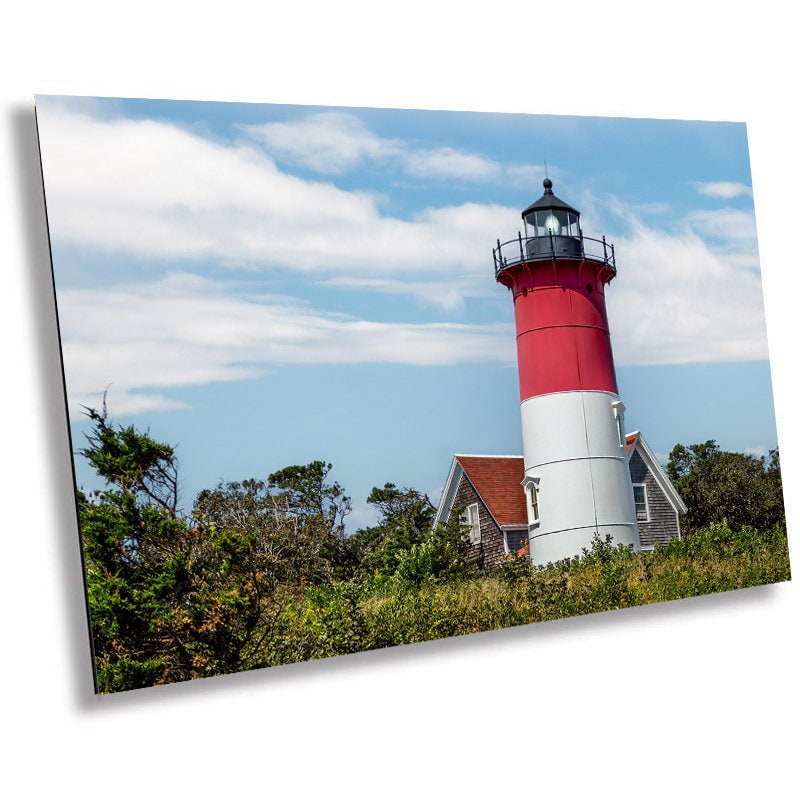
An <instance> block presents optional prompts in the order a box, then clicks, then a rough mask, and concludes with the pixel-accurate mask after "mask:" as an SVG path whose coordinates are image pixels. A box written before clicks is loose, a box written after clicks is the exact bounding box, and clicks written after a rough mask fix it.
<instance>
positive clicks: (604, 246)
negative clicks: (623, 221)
mask: <svg viewBox="0 0 800 800" xmlns="http://www.w3.org/2000/svg"><path fill="white" fill-rule="evenodd" d="M603 261H605V263H606V264H608V251H607V250H606V235H605V234H603Z"/></svg>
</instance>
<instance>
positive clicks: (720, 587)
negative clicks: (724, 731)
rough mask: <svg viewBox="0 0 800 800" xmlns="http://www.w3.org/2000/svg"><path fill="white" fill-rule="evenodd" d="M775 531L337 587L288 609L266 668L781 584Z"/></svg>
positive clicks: (606, 547) (783, 554)
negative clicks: (442, 577) (446, 576)
mask: <svg viewBox="0 0 800 800" xmlns="http://www.w3.org/2000/svg"><path fill="white" fill-rule="evenodd" d="M789 578H790V571H789V553H788V547H787V539H786V534H785V531H784V529H783V528H781V527H775V528H773V529H771V530H769V531H766V532H759V531H757V530H755V529H754V528H750V527H744V528H741V529H740V530H738V531H734V530H732V529H731V527H730V526H729V525H728V524H727V523H717V524H714V525H711V526H709V527H708V528H705V529H703V530H700V531H697V532H696V533H694V535H692V536H691V537H689V538H685V539H683V540H681V541H675V542H671V543H670V544H669V545H667V546H665V547H662V548H657V549H656V550H654V551H653V552H642V553H633V552H631V551H629V550H627V549H625V548H622V547H612V546H611V545H610V544H609V543H608V542H601V541H599V540H596V541H595V543H594V546H593V547H592V549H591V551H589V552H586V553H585V554H584V556H583V557H581V558H575V559H572V560H569V561H564V562H560V563H558V564H555V565H550V566H549V567H547V568H539V569H536V568H533V567H531V566H530V562H529V561H528V560H527V559H516V560H514V561H511V562H509V563H508V564H507V565H505V566H504V567H501V568H500V569H499V570H496V571H495V572H494V573H491V574H489V575H480V576H479V575H473V576H470V577H466V576H464V577H460V578H457V579H452V580H447V581H438V580H429V581H426V582H423V583H422V584H412V583H409V582H408V581H406V580H404V579H403V578H402V576H401V575H399V574H398V575H395V576H394V577H392V578H391V579H384V580H373V581H362V582H359V583H356V582H342V583H338V584H335V585H332V586H324V587H321V588H320V589H315V590H313V591H309V592H308V593H306V595H305V596H304V597H303V598H302V600H300V601H296V602H294V603H292V604H291V605H290V607H289V608H288V609H287V613H286V615H285V616H284V617H283V618H282V620H281V623H280V635H279V636H278V637H276V639H275V640H274V642H273V647H272V649H271V652H270V654H269V658H268V659H267V660H265V664H264V665H265V666H266V665H268V664H279V663H285V662H288V661H304V660H308V659H313V658H324V657H327V656H334V655H339V654H342V653H351V652H355V651H358V650H369V649H375V648H381V647H389V646H392V645H399V644H407V643H411V642H422V641H427V640H431V639H438V638H442V637H447V636H459V635H461V634H468V633H477V632H479V631H487V630H495V629H499V628H507V627H511V626H515V625H525V624H530V623H534V622H544V621H547V620H555V619H562V618H564V617H570V616H576V615H581V614H593V613H595V612H599V611H608V610H611V609H619V608H625V607H628V606H637V605H644V604H648V603H658V602H662V601H666V600H677V599H680V598H685V597H693V596H696V595H703V594H710V593H713V592H724V591H730V590H733V589H741V588H744V587H748V586H758V585H761V584H766V583H775V582H778V581H785V580H789Z"/></svg>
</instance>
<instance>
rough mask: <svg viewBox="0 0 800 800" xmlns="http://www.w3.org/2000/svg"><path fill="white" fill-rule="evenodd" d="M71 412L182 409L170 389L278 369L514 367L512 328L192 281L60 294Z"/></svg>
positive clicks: (183, 277) (181, 278) (185, 277)
mask: <svg viewBox="0 0 800 800" xmlns="http://www.w3.org/2000/svg"><path fill="white" fill-rule="evenodd" d="M59 316H60V319H61V330H62V347H63V352H64V364H65V372H66V375H67V386H68V389H69V394H70V397H71V398H72V399H73V406H72V407H71V409H70V411H71V413H76V412H78V411H80V409H79V408H77V406H78V405H81V404H82V405H94V406H95V407H96V406H97V398H99V397H101V396H102V392H103V390H104V389H105V388H106V387H107V386H108V385H109V384H111V385H112V386H113V393H112V394H110V396H109V397H110V401H109V403H110V407H111V403H112V402H113V404H114V406H113V409H112V410H113V413H114V414H117V415H119V414H122V413H133V412H135V411H138V410H145V409H146V410H153V409H155V408H166V407H174V406H175V401H174V400H172V399H170V398H168V397H164V396H163V394H161V393H160V392H154V391H153V390H156V389H158V390H163V389H164V388H168V387H178V386H194V385H198V384H205V383H210V382H214V381H231V380H242V379H247V378H252V377H254V376H256V375H258V374H261V373H262V372H263V371H264V370H265V369H266V368H267V367H269V366H271V365H277V364H322V363H328V364H330V363H341V364H356V363H375V362H380V363H395V364H417V365H429V366H442V365H447V364H456V363H464V362H501V363H502V362H506V363H513V360H514V333H513V325H512V324H511V321H509V322H508V324H494V325H459V324H452V323H427V324H408V323H401V324H388V323H384V322H375V321H369V320H360V319H354V318H352V317H347V316H343V315H334V314H329V313H323V312H320V311H317V310H315V309H313V308H311V307H309V306H308V305H306V304H303V303H300V302H298V301H296V300H294V299H293V298H289V297H279V296H262V297H253V296H248V297H243V296H239V295H238V294H237V293H236V292H235V291H233V290H232V289H231V288H230V287H226V286H225V285H224V284H221V283H218V282H215V281H210V280H207V279H204V278H199V277H197V276H194V275H189V274H186V273H177V274H172V275H169V276H167V277H166V278H164V279H162V280H159V281H157V282H155V283H146V284H131V285H127V286H117V287H112V288H98V289H68V290H63V291H61V292H60V293H59Z"/></svg>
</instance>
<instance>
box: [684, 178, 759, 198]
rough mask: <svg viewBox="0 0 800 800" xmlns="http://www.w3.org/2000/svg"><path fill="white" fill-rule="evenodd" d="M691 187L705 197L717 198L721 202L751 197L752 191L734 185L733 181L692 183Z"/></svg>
mask: <svg viewBox="0 0 800 800" xmlns="http://www.w3.org/2000/svg"><path fill="white" fill-rule="evenodd" d="M692 186H694V188H695V189H696V190H697V191H698V192H700V194H704V195H706V196H707V197H719V198H722V199H723V200H731V199H732V198H734V197H752V196H753V190H752V188H751V187H750V186H746V185H745V184H743V183H734V182H733V181H712V182H710V183H701V182H699V181H694V182H693V183H692Z"/></svg>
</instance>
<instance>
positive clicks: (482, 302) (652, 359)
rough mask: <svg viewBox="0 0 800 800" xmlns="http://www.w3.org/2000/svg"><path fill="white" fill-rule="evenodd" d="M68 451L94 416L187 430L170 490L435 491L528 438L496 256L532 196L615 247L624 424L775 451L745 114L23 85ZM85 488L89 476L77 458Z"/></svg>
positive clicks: (167, 438) (659, 445) (658, 442)
mask: <svg viewBox="0 0 800 800" xmlns="http://www.w3.org/2000/svg"><path fill="white" fill-rule="evenodd" d="M36 109H37V121H38V127H39V137H40V147H41V154H42V168H43V175H44V185H45V197H46V203H47V214H48V225H49V232H50V242H51V252H52V261H53V271H54V279H55V285H56V298H57V306H58V315H59V326H60V335H61V344H62V353H63V361H64V371H65V381H66V387H67V398H68V402H67V406H68V414H69V418H70V426H71V432H72V441H73V447H74V448H75V449H76V450H77V449H79V448H80V447H82V446H83V445H84V442H85V439H84V435H85V434H86V432H88V430H89V427H88V425H87V421H86V418H85V415H84V413H83V408H84V407H86V406H88V407H94V408H100V406H101V405H102V402H103V393H104V392H106V399H107V406H108V411H109V416H110V418H111V419H112V420H113V421H114V422H116V423H119V424H123V425H128V424H134V425H136V426H137V427H139V428H140V429H142V430H148V431H149V432H150V434H151V435H152V436H153V437H154V438H156V439H158V440H159V441H164V442H168V443H170V444H172V445H175V446H176V453H177V455H178V459H179V463H180V474H181V483H182V503H183V506H184V508H186V509H187V510H189V509H190V508H191V505H192V501H193V499H194V496H195V495H196V494H197V493H198V492H199V491H200V490H201V489H204V488H212V487H213V486H215V485H216V484H217V483H218V482H219V481H233V480H242V479H245V478H250V477H257V478H263V479H266V477H267V476H268V475H269V474H270V473H271V472H274V471H275V470H277V469H280V468H282V467H284V466H287V465H290V464H305V463H308V462H310V461H312V460H316V459H320V460H323V461H327V462H330V463H331V464H332V465H333V469H332V471H331V478H332V479H333V480H336V481H338V482H339V483H340V484H341V485H342V486H343V488H344V489H345V491H346V492H347V494H348V495H350V496H351V497H352V501H353V513H352V514H351V517H350V519H349V523H348V528H349V530H350V531H351V532H352V531H353V530H355V529H357V528H358V527H361V526H363V525H367V524H370V523H372V522H373V521H374V519H375V514H374V510H373V509H371V508H369V507H368V505H367V504H366V502H365V501H366V497H367V495H368V494H369V491H370V489H371V487H373V486H382V485H383V484H384V483H386V482H392V483H395V484H396V485H398V486H407V487H413V488H415V489H418V490H420V491H423V492H426V493H428V494H429V495H430V496H431V498H432V499H433V500H434V502H435V501H436V500H438V494H439V492H440V491H441V488H442V486H443V484H444V481H445V479H446V477H447V473H448V470H449V467H450V463H451V460H452V457H453V454H454V453H486V454H521V450H522V445H521V430H520V415H519V391H518V382H517V369H516V349H515V340H514V321H513V305H512V301H511V297H510V294H509V293H508V290H506V289H505V288H504V287H502V286H501V285H499V284H497V283H496V282H495V280H494V271H493V264H492V248H493V247H494V246H495V243H496V241H497V240H498V239H500V240H501V241H505V240H508V239H512V238H515V237H516V235H517V231H518V230H519V229H520V225H521V219H520V212H521V211H522V210H523V209H524V208H526V207H527V206H528V205H530V203H532V202H533V201H535V200H536V199H538V198H539V197H540V196H541V194H542V179H543V178H544V177H545V174H547V175H549V177H550V178H551V179H552V181H553V189H554V192H555V194H556V195H557V196H559V197H560V198H562V199H563V200H565V201H566V202H568V203H569V204H570V205H572V206H574V207H576V208H577V209H579V210H580V211H581V214H582V216H581V222H582V228H583V231H584V233H585V235H587V236H592V237H597V238H600V237H601V236H603V235H605V236H606V237H607V239H608V240H609V241H611V242H613V243H614V245H615V253H616V263H617V268H618V274H617V276H616V278H615V279H614V280H613V281H612V283H611V285H610V286H609V287H608V289H607V292H606V298H607V305H608V316H609V323H610V327H611V336H612V347H613V351H614V358H615V363H616V366H617V376H618V382H619V389H620V395H621V397H622V399H623V400H624V402H625V405H626V408H627V411H626V425H627V427H628V430H629V431H632V430H641V431H642V432H643V434H644V436H645V438H646V439H647V441H648V443H649V444H650V445H651V447H652V448H653V450H654V451H655V452H656V453H657V454H658V455H659V457H660V458H662V460H664V461H666V458H667V457H668V454H669V451H670V450H671V449H672V447H673V446H674V445H675V444H677V443H679V442H680V443H683V444H692V443H696V442H703V441H706V440H708V439H715V440H717V442H718V443H719V445H720V446H721V447H723V448H724V449H728V450H736V451H741V452H748V453H754V454H757V455H762V454H766V453H767V452H768V451H769V450H770V449H772V448H774V447H776V446H777V435H776V432H775V415H774V406H773V400H772V393H771V381H770V370H769V363H768V350H767V339H766V328H765V320H764V306H763V297H762V290H761V277H760V269H759V260H758V247H757V241H756V226H755V214H754V207H753V193H752V189H751V179H750V166H749V157H748V147H747V132H746V127H745V125H744V124H743V123H736V122H696V121H678V120H674V121H673V120H644V119H631V118H606V117H578V116H538V115H525V114H498V113H478V112H456V111H411V110H395V109H372V108H333V107H314V106H291V105H260V104H245V103H221V102H197V101H191V102H189V101H187V102H180V101H174V100H170V101H156V100H136V99H124V100H123V99H108V98H106V99H102V98H87V97H66V96H53V95H46V96H38V97H37V98H36ZM75 468H76V479H77V482H78V484H79V486H82V487H83V488H86V489H92V488H100V486H101V484H100V483H99V481H98V479H97V478H96V477H95V476H94V475H93V474H92V472H91V470H90V469H89V467H88V466H87V465H86V464H85V462H84V460H83V459H82V457H80V456H77V457H76V464H75Z"/></svg>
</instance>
